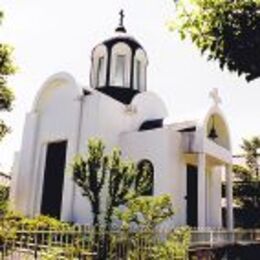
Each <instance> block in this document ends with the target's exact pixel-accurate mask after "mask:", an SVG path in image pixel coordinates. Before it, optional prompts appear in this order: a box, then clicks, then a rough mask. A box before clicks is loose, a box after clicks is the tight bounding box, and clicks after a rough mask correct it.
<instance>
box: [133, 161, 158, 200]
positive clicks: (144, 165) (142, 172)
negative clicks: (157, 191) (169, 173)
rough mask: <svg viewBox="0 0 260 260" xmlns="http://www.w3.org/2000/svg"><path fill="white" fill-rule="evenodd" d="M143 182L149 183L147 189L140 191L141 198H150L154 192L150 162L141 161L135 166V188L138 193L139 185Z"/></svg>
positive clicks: (152, 169) (152, 168)
mask: <svg viewBox="0 0 260 260" xmlns="http://www.w3.org/2000/svg"><path fill="white" fill-rule="evenodd" d="M144 180H145V182H146V183H149V184H150V185H149V187H147V188H146V189H145V190H142V191H141V195H143V196H152V195H153V192H154V167H153V164H152V162H151V161H150V160H147V159H143V160H141V161H140V162H139V163H138V164H137V178H136V183H135V188H136V190H137V191H138V189H139V188H140V186H141V185H140V183H142V182H143V181H144Z"/></svg>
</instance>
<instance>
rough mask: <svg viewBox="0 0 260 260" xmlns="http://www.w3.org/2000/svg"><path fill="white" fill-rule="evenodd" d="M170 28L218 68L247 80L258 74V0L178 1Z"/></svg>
mask: <svg viewBox="0 0 260 260" xmlns="http://www.w3.org/2000/svg"><path fill="white" fill-rule="evenodd" d="M171 28H172V29H177V30H178V31H179V33H180V36H181V38H182V39H184V38H186V37H187V36H188V37H190V38H191V40H192V42H193V43H194V44H195V45H196V46H197V47H198V48H199V50H200V51H201V53H202V54H205V55H206V56H207V57H208V60H216V61H218V62H219V65H220V68H221V69H223V68H225V67H226V68H227V69H228V70H229V71H231V72H236V73H237V74H238V75H239V76H240V75H244V76H245V78H246V80H247V81H252V80H254V79H256V78H258V77H259V76H260V1H259V0H235V1H229V0H180V1H179V2H178V3H177V17H176V20H175V21H174V22H173V24H172V27H171Z"/></svg>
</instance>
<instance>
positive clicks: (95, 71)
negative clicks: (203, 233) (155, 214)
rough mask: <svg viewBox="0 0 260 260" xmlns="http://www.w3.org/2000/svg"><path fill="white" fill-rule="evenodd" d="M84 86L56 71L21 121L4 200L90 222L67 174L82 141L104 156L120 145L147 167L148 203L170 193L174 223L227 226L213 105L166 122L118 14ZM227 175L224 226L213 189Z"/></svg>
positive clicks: (225, 139)
mask: <svg viewBox="0 0 260 260" xmlns="http://www.w3.org/2000/svg"><path fill="white" fill-rule="evenodd" d="M91 61H92V65H91V71H90V84H89V85H90V86H89V87H88V86H82V85H80V84H78V82H77V81H76V79H75V78H74V77H73V76H72V75H70V74H68V73H66V72H61V73H57V74H54V75H53V76H51V77H49V78H48V79H47V80H46V81H45V82H44V84H43V85H42V86H41V88H40V90H39V92H38V94H37V95H36V97H35V100H34V103H33V105H32V108H31V111H30V112H29V113H28V114H27V115H26V120H25V126H24V132H23V139H22V145H21V149H20V151H19V153H18V155H17V156H16V159H15V163H14V167H13V176H12V185H11V197H12V201H13V205H14V208H15V209H16V210H18V211H20V212H22V213H24V214H25V215H27V216H31V217H33V216H35V215H38V214H47V215H50V216H54V217H57V218H60V219H62V220H65V221H73V222H76V223H89V222H90V221H91V211H90V207H89V205H88V203H87V201H86V200H87V198H86V197H82V195H81V192H80V190H79V188H78V187H77V186H76V185H75V183H74V182H73V180H72V174H71V173H70V172H69V169H70V167H69V166H70V164H71V162H72V160H73V158H74V157H75V155H76V154H80V153H85V152H86V144H87V141H88V139H89V138H92V137H100V138H102V139H103V140H104V142H105V144H106V146H107V149H108V151H109V150H111V148H113V147H115V146H117V147H120V148H121V150H122V153H123V156H124V157H125V158H130V159H132V160H134V161H136V162H142V161H143V160H145V161H148V162H150V164H151V165H152V168H153V172H152V173H151V174H152V178H153V189H152V191H151V193H152V194H151V195H155V196H156V195H160V194H169V195H170V196H171V197H172V200H173V205H174V208H175V212H176V214H175V217H174V223H175V224H176V225H178V226H179V225H190V226H194V227H200V228H204V227H215V228H221V227H222V226H223V223H224V222H225V223H226V224H227V227H228V228H230V229H231V228H232V227H233V212H232V211H233V209H232V167H231V166H232V153H231V143H230V132H229V127H228V123H227V121H226V119H225V116H224V113H223V112H222V110H221V108H220V103H221V102H220V98H219V96H218V93H217V90H216V89H214V90H213V91H212V92H211V94H210V96H211V98H212V99H213V105H212V106H211V107H210V108H209V109H207V110H205V113H204V115H202V116H201V117H200V118H198V119H196V120H195V119H193V118H191V119H190V120H189V121H183V122H173V123H172V124H167V125H166V124H165V123H164V120H165V118H166V117H167V108H166V106H165V104H164V102H163V101H162V100H161V99H160V97H158V96H157V95H156V94H154V93H152V92H150V91H148V90H147V89H148V88H147V86H146V70H147V66H148V57H147V53H146V51H145V49H144V48H143V47H142V45H141V44H140V43H139V42H138V41H137V40H136V39H135V38H133V37H132V36H130V35H128V33H127V32H126V29H125V27H124V25H123V16H121V20H120V24H119V26H118V27H117V28H116V30H115V34H114V35H113V36H112V37H111V38H109V39H107V40H105V41H103V42H102V43H100V44H98V45H97V46H95V47H94V48H93V50H92V54H91ZM223 176H225V178H224V179H225V181H226V183H227V185H226V192H225V196H226V219H225V221H223V219H222V200H223V199H222V191H221V184H222V180H223Z"/></svg>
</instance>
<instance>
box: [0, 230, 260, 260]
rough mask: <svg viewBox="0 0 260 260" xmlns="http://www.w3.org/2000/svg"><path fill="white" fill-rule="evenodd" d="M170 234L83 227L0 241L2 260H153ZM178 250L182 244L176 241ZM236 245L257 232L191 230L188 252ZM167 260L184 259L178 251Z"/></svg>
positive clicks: (23, 233) (257, 239)
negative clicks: (99, 229) (96, 230)
mask: <svg viewBox="0 0 260 260" xmlns="http://www.w3.org/2000/svg"><path fill="white" fill-rule="evenodd" d="M173 233H174V231H169V230H168V231H167V230H163V231H156V232H144V231H140V232H137V231H135V232H124V231H110V232H105V231H103V230H101V231H99V233H96V232H95V230H94V229H93V228H89V227H87V226H75V227H73V228H66V229H64V230H48V231H46V230H26V229H21V230H19V231H16V232H15V235H14V236H13V237H11V238H8V239H4V240H3V241H0V252H1V254H2V259H7V260H9V259H10V260H11V259H26V260H31V259H42V260H45V259H46V260H47V259H48V260H50V259H55V260H56V259H57V260H58V259H102V260H103V259H113V260H114V259H119V260H127V259H131V260H135V259H136V260H146V259H156V258H154V253H155V252H154V248H155V246H156V245H157V246H158V245H160V243H161V242H162V241H165V240H166V239H167V238H169V236H170V235H171V234H173ZM178 243H179V248H181V247H182V243H183V241H181V239H180V241H178ZM236 243H244V244H246V243H248V244H253V243H259V244H260V230H235V231H228V230H210V229H207V230H203V229H199V230H192V231H191V240H190V248H191V249H194V248H196V247H201V246H202V247H205V246H207V247H210V248H213V247H219V246H225V245H232V244H236ZM170 259H187V254H185V252H183V251H181V253H180V252H179V253H178V252H177V253H176V254H174V253H173V254H172V255H171V258H169V260H170Z"/></svg>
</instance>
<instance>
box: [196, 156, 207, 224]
mask: <svg viewBox="0 0 260 260" xmlns="http://www.w3.org/2000/svg"><path fill="white" fill-rule="evenodd" d="M205 226H206V155H205V154H204V153H199V157H198V227H205Z"/></svg>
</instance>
